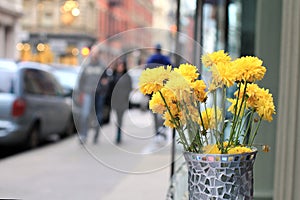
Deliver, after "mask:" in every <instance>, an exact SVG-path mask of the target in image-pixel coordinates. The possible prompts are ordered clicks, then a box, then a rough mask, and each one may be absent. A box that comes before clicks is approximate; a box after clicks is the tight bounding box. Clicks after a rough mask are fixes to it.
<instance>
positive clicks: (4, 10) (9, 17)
mask: <svg viewBox="0 0 300 200" xmlns="http://www.w3.org/2000/svg"><path fill="white" fill-rule="evenodd" d="M21 16H22V0H2V1H0V58H11V59H16V58H17V52H16V44H17V40H18V38H17V32H18V31H19V30H20V25H19V19H20V17H21Z"/></svg>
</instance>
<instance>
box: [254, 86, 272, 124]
mask: <svg viewBox="0 0 300 200" xmlns="http://www.w3.org/2000/svg"><path fill="white" fill-rule="evenodd" d="M259 96H260V97H259V100H258V102H257V108H256V112H257V114H258V115H259V116H260V117H262V119H263V120H267V121H269V122H270V121H272V120H273V116H272V115H273V114H275V105H274V102H273V97H272V94H270V93H269V90H263V91H262V94H261V95H259Z"/></svg>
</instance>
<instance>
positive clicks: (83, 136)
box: [79, 94, 91, 143]
mask: <svg viewBox="0 0 300 200" xmlns="http://www.w3.org/2000/svg"><path fill="white" fill-rule="evenodd" d="M90 106H91V96H90V95H89V94H84V96H83V105H82V113H81V123H80V131H79V140H80V142H81V143H85V142H86V140H87V134H88V129H89V113H90Z"/></svg>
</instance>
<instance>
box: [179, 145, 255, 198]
mask: <svg viewBox="0 0 300 200" xmlns="http://www.w3.org/2000/svg"><path fill="white" fill-rule="evenodd" d="M256 153H257V151H256V150H255V151H254V152H251V153H244V154H195V153H191V152H184V157H185V160H186V163H187V167H188V191H189V199H190V200H206V199H207V200H212V199H214V200H221V199H222V200H223V199H238V200H249V199H253V164H254V161H255V157H256Z"/></svg>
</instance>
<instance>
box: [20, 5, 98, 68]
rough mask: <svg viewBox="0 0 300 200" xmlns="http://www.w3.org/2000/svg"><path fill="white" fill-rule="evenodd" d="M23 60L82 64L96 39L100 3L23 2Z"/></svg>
mask: <svg viewBox="0 0 300 200" xmlns="http://www.w3.org/2000/svg"><path fill="white" fill-rule="evenodd" d="M23 7H24V16H23V17H22V29H23V32H22V34H21V39H22V40H21V42H22V43H20V45H19V46H18V49H19V51H20V57H21V59H22V60H34V61H38V62H46V63H49V62H60V63H65V64H73V65H76V64H79V63H80V62H81V61H82V60H83V59H84V56H85V55H84V54H85V53H88V52H86V51H83V52H82V53H81V51H82V50H84V49H85V48H87V47H90V46H91V45H92V44H93V43H95V41H96V40H97V32H98V29H97V27H98V26H97V18H98V4H97V0H23Z"/></svg>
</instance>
